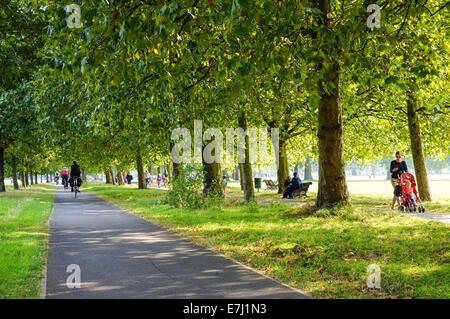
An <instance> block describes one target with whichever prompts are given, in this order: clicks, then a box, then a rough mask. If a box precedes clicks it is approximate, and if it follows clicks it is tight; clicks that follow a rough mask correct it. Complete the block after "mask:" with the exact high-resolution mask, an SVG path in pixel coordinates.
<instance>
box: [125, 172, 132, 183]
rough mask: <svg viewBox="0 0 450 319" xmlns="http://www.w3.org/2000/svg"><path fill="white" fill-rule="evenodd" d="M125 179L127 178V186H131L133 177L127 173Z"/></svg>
mask: <svg viewBox="0 0 450 319" xmlns="http://www.w3.org/2000/svg"><path fill="white" fill-rule="evenodd" d="M126 178H127V182H128V185H131V181H132V180H133V175H131V174H130V173H129V172H128V174H127V176H126Z"/></svg>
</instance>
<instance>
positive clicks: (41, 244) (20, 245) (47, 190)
mask: <svg viewBox="0 0 450 319" xmlns="http://www.w3.org/2000/svg"><path fill="white" fill-rule="evenodd" d="M53 196H54V187H48V186H45V185H34V186H32V187H30V188H28V189H27V190H19V191H13V190H12V189H10V188H8V189H7V192H6V193H0V298H38V297H39V294H40V283H41V279H42V269H43V267H44V265H45V264H46V260H47V250H48V247H47V241H48V224H47V220H48V218H49V216H50V212H51V209H52V207H53Z"/></svg>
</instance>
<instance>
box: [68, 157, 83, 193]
mask: <svg viewBox="0 0 450 319" xmlns="http://www.w3.org/2000/svg"><path fill="white" fill-rule="evenodd" d="M80 176H81V168H80V165H78V162H77V161H73V165H72V166H71V167H70V179H69V183H70V187H71V191H72V192H73V187H74V185H75V181H77V184H78V190H79V189H80V187H81V184H83V181H82V180H81V178H80Z"/></svg>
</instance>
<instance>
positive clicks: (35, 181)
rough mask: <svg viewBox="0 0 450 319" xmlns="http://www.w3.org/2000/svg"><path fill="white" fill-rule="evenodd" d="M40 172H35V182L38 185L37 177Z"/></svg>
mask: <svg viewBox="0 0 450 319" xmlns="http://www.w3.org/2000/svg"><path fill="white" fill-rule="evenodd" d="M37 176H38V174H37V173H36V172H35V173H34V183H35V184H36V185H37V184H38V178H37Z"/></svg>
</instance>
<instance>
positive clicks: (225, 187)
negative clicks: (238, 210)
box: [222, 175, 228, 194]
mask: <svg viewBox="0 0 450 319" xmlns="http://www.w3.org/2000/svg"><path fill="white" fill-rule="evenodd" d="M227 185H228V181H227V175H223V176H222V190H223V193H224V194H225V193H226V191H227Z"/></svg>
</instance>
